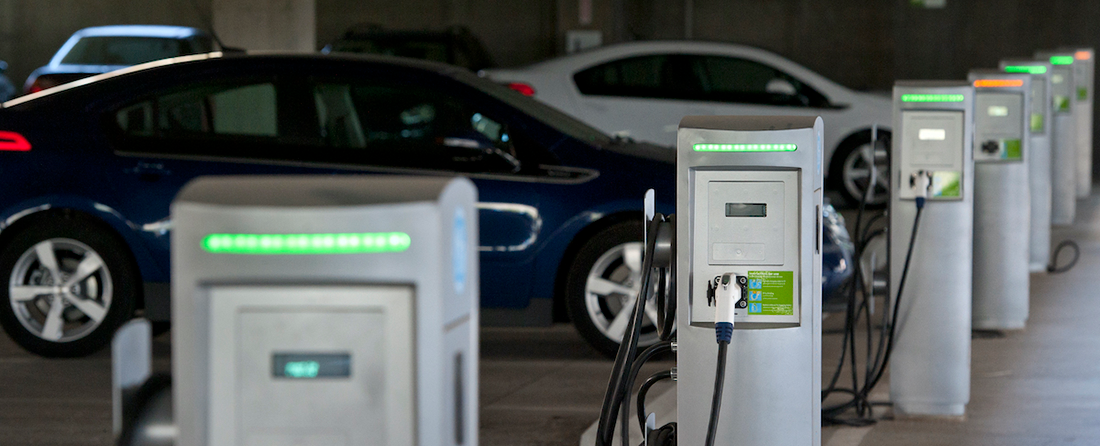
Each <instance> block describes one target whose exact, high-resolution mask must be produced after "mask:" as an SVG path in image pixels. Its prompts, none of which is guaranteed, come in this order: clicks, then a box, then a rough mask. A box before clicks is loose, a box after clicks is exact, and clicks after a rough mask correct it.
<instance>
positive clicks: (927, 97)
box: [901, 94, 966, 102]
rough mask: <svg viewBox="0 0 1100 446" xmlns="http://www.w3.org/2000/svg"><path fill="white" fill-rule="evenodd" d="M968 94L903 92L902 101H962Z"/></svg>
mask: <svg viewBox="0 0 1100 446" xmlns="http://www.w3.org/2000/svg"><path fill="white" fill-rule="evenodd" d="M965 99H966V96H963V95H961V94H903V95H901V102H962V101H963V100H965Z"/></svg>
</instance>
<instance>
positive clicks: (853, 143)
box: [829, 131, 890, 208]
mask: <svg viewBox="0 0 1100 446" xmlns="http://www.w3.org/2000/svg"><path fill="white" fill-rule="evenodd" d="M889 150H890V133H889V132H885V131H883V132H880V135H879V139H878V141H876V143H875V144H874V146H873V147H872V144H871V134H870V132H867V133H865V134H858V135H854V136H853V137H851V138H848V139H846V140H844V142H843V143H841V145H840V147H838V148H837V151H836V153H835V154H834V155H833V162H832V164H833V166H832V169H831V171H830V172H829V177H830V179H831V180H832V182H833V188H834V189H836V190H838V191H839V192H840V193H841V195H843V197H844V199H845V200H846V201H847V202H848V203H851V204H852V205H853V206H855V205H858V204H859V202H860V200H862V199H863V193H864V191H866V190H867V184H868V182H869V181H870V179H871V169H870V167H871V166H874V167H875V169H876V170H877V172H876V174H877V175H876V181H875V189H874V193H873V194H872V196H871V198H870V199H869V200H867V205H868V206H869V207H872V208H881V207H883V206H885V205H886V203H887V202H889V201H890V157H889Z"/></svg>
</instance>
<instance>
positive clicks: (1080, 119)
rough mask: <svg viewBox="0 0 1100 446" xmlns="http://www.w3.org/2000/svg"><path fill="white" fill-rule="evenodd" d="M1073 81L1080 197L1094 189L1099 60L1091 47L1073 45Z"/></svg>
mask: <svg viewBox="0 0 1100 446" xmlns="http://www.w3.org/2000/svg"><path fill="white" fill-rule="evenodd" d="M1068 51H1072V52H1073V81H1074V85H1076V86H1077V90H1076V93H1077V94H1075V95H1074V98H1076V99H1075V100H1076V101H1077V113H1076V115H1077V150H1078V152H1077V198H1088V196H1089V194H1090V193H1091V192H1092V150H1093V149H1092V88H1093V81H1094V79H1095V78H1096V61H1095V60H1094V59H1093V56H1095V55H1096V51H1094V50H1093V49H1092V48H1074V49H1071V50H1068Z"/></svg>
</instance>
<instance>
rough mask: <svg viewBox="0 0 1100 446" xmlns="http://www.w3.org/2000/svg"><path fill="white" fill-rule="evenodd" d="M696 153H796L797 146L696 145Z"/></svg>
mask: <svg viewBox="0 0 1100 446" xmlns="http://www.w3.org/2000/svg"><path fill="white" fill-rule="evenodd" d="M693 148H694V149H695V151H696V152H794V151H795V150H798V145H796V144H696V145H695V146H693Z"/></svg>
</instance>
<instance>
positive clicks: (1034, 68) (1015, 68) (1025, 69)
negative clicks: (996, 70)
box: [1005, 65, 1047, 74]
mask: <svg viewBox="0 0 1100 446" xmlns="http://www.w3.org/2000/svg"><path fill="white" fill-rule="evenodd" d="M1005 73H1028V74H1047V67H1046V66H1045V65H1009V66H1006V67H1005Z"/></svg>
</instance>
